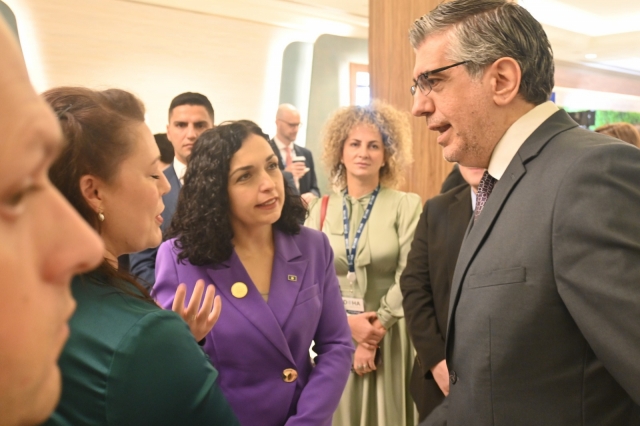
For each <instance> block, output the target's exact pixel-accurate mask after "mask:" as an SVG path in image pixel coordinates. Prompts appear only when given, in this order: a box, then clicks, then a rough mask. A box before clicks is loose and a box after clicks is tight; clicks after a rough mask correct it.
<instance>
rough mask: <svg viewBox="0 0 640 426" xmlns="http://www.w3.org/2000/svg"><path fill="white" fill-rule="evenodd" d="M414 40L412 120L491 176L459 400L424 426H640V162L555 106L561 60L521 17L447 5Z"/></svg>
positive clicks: (466, 252)
mask: <svg viewBox="0 0 640 426" xmlns="http://www.w3.org/2000/svg"><path fill="white" fill-rule="evenodd" d="M410 38H411V42H412V44H413V46H414V48H415V52H416V63H415V67H414V73H413V77H414V79H415V84H414V86H413V87H412V91H413V93H414V105H413V114H414V115H416V116H424V117H425V118H426V120H427V123H428V126H429V128H430V129H431V130H433V131H437V132H438V133H439V134H440V135H439V136H438V139H437V141H438V144H439V145H441V146H442V147H443V152H444V157H445V158H446V159H447V160H449V161H455V162H458V163H459V164H461V165H465V166H471V167H481V168H486V169H487V173H486V174H485V175H484V176H483V178H482V181H481V183H480V186H479V188H478V200H477V205H476V210H475V213H474V221H473V222H471V224H472V226H470V228H469V231H468V232H467V234H466V236H465V239H464V242H463V244H462V247H461V249H460V254H459V256H458V262H457V264H456V269H455V272H454V277H453V282H452V287H451V297H450V305H449V320H448V328H447V338H446V344H445V353H446V362H447V366H448V369H449V377H450V393H449V396H448V397H447V398H446V399H445V402H444V403H443V404H441V405H440V406H439V407H438V408H436V409H435V410H434V411H433V412H432V413H431V415H430V416H429V417H428V418H427V420H426V421H425V422H424V423H425V424H427V425H434V424H447V425H449V426H458V425H464V426H467V425H474V426H484V425H525V424H526V425H545V426H555V425H558V426H560V425H562V426H574V425H575V426H578V425H580V426H584V425H598V426H614V425H629V424H632V425H638V424H640V418H638V417H637V412H636V414H634V410H635V409H636V405H637V404H638V403H640V363H638V360H639V359H640V291H639V290H640V287H639V286H640V227H638V225H637V217H638V212H640V184H639V180H638V176H640V150H638V149H637V148H635V147H633V146H631V145H629V144H625V143H621V142H619V141H617V140H615V139H613V138H610V137H607V136H604V135H600V134H597V133H593V132H589V131H587V130H584V129H581V128H579V127H578V126H577V124H576V123H575V122H573V121H572V120H571V118H570V117H569V116H568V115H567V114H566V113H565V112H564V111H561V110H558V108H557V107H556V106H555V105H554V104H553V103H551V102H548V101H547V100H548V99H549V97H550V95H551V90H552V88H553V86H554V80H553V75H554V74H553V73H554V63H553V54H552V50H551V46H550V45H549V41H548V39H547V36H546V34H545V32H544V30H543V28H542V26H541V25H540V23H539V22H537V21H536V20H535V19H534V18H533V17H532V16H531V14H529V12H527V11H526V10H525V9H524V8H523V7H522V6H519V5H518V4H516V3H512V2H508V1H502V0H453V1H451V2H445V3H441V4H440V5H439V6H437V7H436V8H435V9H434V10H433V11H431V12H430V13H429V14H427V15H425V16H423V17H422V18H420V19H418V20H417V21H415V22H414V24H413V26H412V28H411V31H410ZM447 408H448V409H447ZM634 416H635V417H634Z"/></svg>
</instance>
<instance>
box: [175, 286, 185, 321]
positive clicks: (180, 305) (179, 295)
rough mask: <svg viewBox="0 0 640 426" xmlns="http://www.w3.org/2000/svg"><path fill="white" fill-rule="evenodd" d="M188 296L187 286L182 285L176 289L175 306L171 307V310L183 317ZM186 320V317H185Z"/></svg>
mask: <svg viewBox="0 0 640 426" xmlns="http://www.w3.org/2000/svg"><path fill="white" fill-rule="evenodd" d="M186 296H187V286H186V284H184V283H182V284H180V285H179V286H178V288H177V289H176V295H175V296H174V298H173V304H172V305H171V310H172V311H173V312H175V313H177V314H178V315H180V316H181V317H182V316H183V311H184V298H185V297H186ZM183 318H184V317H183Z"/></svg>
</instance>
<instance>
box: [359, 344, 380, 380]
mask: <svg viewBox="0 0 640 426" xmlns="http://www.w3.org/2000/svg"><path fill="white" fill-rule="evenodd" d="M376 349H377V347H374V348H373V349H368V348H365V347H364V346H363V345H358V347H357V348H356V352H355V354H354V355H353V370H354V371H355V372H356V374H357V375H358V376H363V375H365V374H367V373H371V372H372V371H374V370H375V369H376V362H375V357H376Z"/></svg>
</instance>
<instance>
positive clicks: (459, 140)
mask: <svg viewBox="0 0 640 426" xmlns="http://www.w3.org/2000/svg"><path fill="white" fill-rule="evenodd" d="M449 43H450V42H449V39H448V37H447V34H446V33H439V34H434V35H431V36H429V37H427V38H426V39H425V41H424V42H423V43H422V45H421V46H420V47H419V48H418V49H417V50H416V63H415V67H414V70H413V78H414V79H416V80H417V79H418V76H419V75H420V74H422V73H424V72H426V71H430V70H434V69H437V68H442V67H445V66H447V65H452V64H454V63H455V62H454V61H452V60H451V59H448V58H447V48H448V46H449ZM488 80H489V79H488V78H487V76H486V75H485V76H483V77H479V78H478V79H472V78H471V77H470V76H469V74H468V72H467V69H466V68H465V66H464V65H459V66H457V67H453V68H450V69H448V70H445V71H442V72H439V73H436V74H432V75H431V76H430V77H429V81H430V82H431V84H432V87H433V89H432V90H431V93H429V94H428V95H425V94H424V93H422V91H421V90H420V89H417V90H416V94H415V95H414V97H413V110H412V113H413V115H415V116H424V117H425V118H426V119H427V125H428V127H429V129H430V130H433V131H436V132H438V133H439V136H438V144H439V145H440V146H442V148H443V155H444V158H445V159H446V160H447V161H451V162H458V163H460V164H461V165H465V166H470V167H482V168H486V167H488V165H489V160H490V159H491V152H492V151H493V148H494V147H495V144H496V143H497V142H498V140H499V139H500V135H498V136H497V137H496V132H495V129H494V127H495V126H493V125H492V121H493V120H495V118H496V117H493V116H492V114H493V112H494V109H493V105H494V104H493V101H492V97H491V85H490V84H489V81H488Z"/></svg>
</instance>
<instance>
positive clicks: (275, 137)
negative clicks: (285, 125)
mask: <svg viewBox="0 0 640 426" xmlns="http://www.w3.org/2000/svg"><path fill="white" fill-rule="evenodd" d="M273 141H274V142H275V143H276V146H277V147H278V149H279V150H280V151H284V150H285V149H287V145H285V143H284V142H282V141H281V140H280V139H278V135H276V136H274V137H273ZM289 146H290V147H291V151H292V152H293V151H294V150H293V143H291V145H289Z"/></svg>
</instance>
